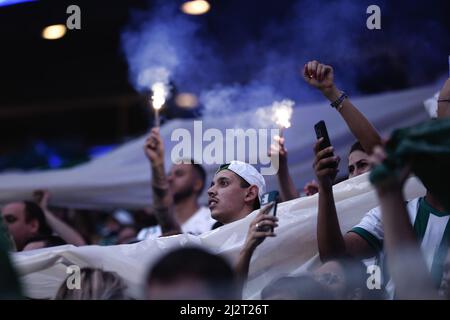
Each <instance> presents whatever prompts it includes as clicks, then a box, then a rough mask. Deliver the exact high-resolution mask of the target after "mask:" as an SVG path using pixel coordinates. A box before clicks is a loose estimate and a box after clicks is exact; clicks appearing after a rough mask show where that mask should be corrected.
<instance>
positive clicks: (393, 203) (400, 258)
mask: <svg viewBox="0 0 450 320" xmlns="http://www.w3.org/2000/svg"><path fill="white" fill-rule="evenodd" d="M379 198H380V206H381V211H382V219H383V228H384V233H385V235H384V237H385V239H384V245H385V250H386V253H387V256H388V264H389V270H390V273H391V275H392V278H393V281H394V283H395V286H396V292H397V296H398V298H400V299H437V298H438V295H437V292H436V289H435V288H434V286H433V283H432V279H431V276H430V273H429V271H428V268H427V266H426V264H425V260H424V258H423V256H422V253H421V250H420V247H419V244H418V242H417V238H416V236H415V234H414V231H413V228H412V226H411V223H410V220H409V216H408V212H407V210H406V206H405V201H404V198H403V194H402V190H401V189H400V188H399V189H398V190H391V191H389V192H385V193H382V194H379ZM411 266H414V267H413V268H412V267H411Z"/></svg>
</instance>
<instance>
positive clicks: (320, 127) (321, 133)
mask: <svg viewBox="0 0 450 320" xmlns="http://www.w3.org/2000/svg"><path fill="white" fill-rule="evenodd" d="M314 130H315V131H316V137H317V140H319V139H320V138H323V141H322V142H321V143H320V150H323V149H325V148H328V147H330V146H331V141H330V137H329V136H328V130H327V126H326V125H325V121H323V120H320V121H319V122H317V123H316V124H315V125H314ZM333 156H334V153H333V152H330V153H329V154H327V158H328V157H333ZM336 165H337V163H336V164H335V165H333V166H330V167H332V168H334V167H336Z"/></svg>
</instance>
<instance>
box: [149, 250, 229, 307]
mask: <svg viewBox="0 0 450 320" xmlns="http://www.w3.org/2000/svg"><path fill="white" fill-rule="evenodd" d="M183 276H191V277H194V278H197V279H200V280H202V281H204V282H205V283H206V285H207V287H208V288H209V290H210V292H211V294H212V296H213V297H214V299H236V298H237V297H236V294H237V291H236V290H237V286H236V284H237V283H236V275H235V273H234V270H233V268H232V267H231V266H230V264H229V263H228V262H227V261H226V260H225V259H224V258H222V257H220V256H218V255H215V254H212V253H209V252H208V251H206V250H204V249H201V248H194V247H190V248H189V247H188V248H178V249H175V250H173V251H171V252H169V253H168V254H166V255H165V256H163V257H162V258H160V259H159V261H157V262H156V264H155V265H153V267H152V268H151V269H150V270H149V272H148V274H147V284H148V285H150V284H151V283H152V282H160V283H163V284H169V283H173V282H176V281H178V280H179V279H180V278H181V277H183Z"/></svg>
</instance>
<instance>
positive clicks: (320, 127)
mask: <svg viewBox="0 0 450 320" xmlns="http://www.w3.org/2000/svg"><path fill="white" fill-rule="evenodd" d="M314 130H315V131H316V137H317V140H319V139H320V138H323V141H322V143H321V144H320V150H323V149H325V148H328V147H330V146H331V141H330V137H329V136H328V130H327V126H326V125H325V121H323V120H320V121H319V122H317V123H316V124H315V125H314Z"/></svg>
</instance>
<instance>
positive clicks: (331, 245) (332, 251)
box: [313, 138, 375, 262]
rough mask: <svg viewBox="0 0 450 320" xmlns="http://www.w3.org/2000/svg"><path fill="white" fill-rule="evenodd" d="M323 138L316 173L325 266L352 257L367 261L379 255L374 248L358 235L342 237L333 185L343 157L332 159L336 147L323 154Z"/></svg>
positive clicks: (321, 253)
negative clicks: (335, 260) (327, 263)
mask: <svg viewBox="0 0 450 320" xmlns="http://www.w3.org/2000/svg"><path fill="white" fill-rule="evenodd" d="M321 141H322V138H321V139H319V140H317V142H316V144H315V145H314V153H315V159H314V164H313V168H314V172H315V174H316V177H317V181H318V185H319V206H318V213H317V242H318V247H319V256H320V259H321V260H322V262H326V261H329V260H332V259H335V258H340V257H343V256H344V255H351V256H354V257H356V258H367V257H371V256H374V255H375V252H374V251H373V249H372V248H371V247H370V245H369V244H368V243H367V242H366V241H365V240H364V239H362V238H361V237H360V236H358V235H356V234H354V233H348V234H346V235H345V236H343V235H342V232H341V228H340V226H339V220H338V216H337V213H336V205H335V203H334V196H333V181H334V179H335V178H336V175H337V173H338V169H337V167H338V164H339V161H340V159H339V157H337V156H331V153H332V152H333V147H328V148H325V149H323V150H320V143H321Z"/></svg>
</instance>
